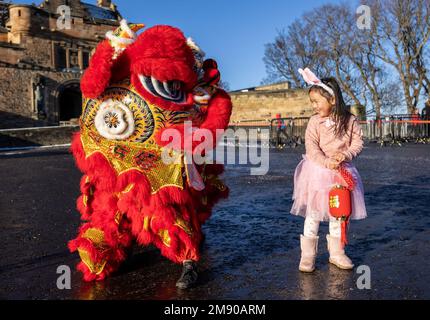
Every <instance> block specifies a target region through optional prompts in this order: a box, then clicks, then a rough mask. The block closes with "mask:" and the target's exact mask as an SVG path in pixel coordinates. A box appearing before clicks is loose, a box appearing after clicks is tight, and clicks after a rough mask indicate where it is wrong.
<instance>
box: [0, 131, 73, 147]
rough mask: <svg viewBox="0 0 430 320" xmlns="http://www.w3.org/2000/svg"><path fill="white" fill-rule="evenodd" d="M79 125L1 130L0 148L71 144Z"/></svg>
mask: <svg viewBox="0 0 430 320" xmlns="http://www.w3.org/2000/svg"><path fill="white" fill-rule="evenodd" d="M78 131H79V127H78V126H68V127H52V128H44V127H42V128H32V129H21V130H17V129H13V130H0V149H1V148H17V147H18V148H19V147H32V146H49V145H59V144H60V145H61V144H69V143H71V140H72V135H73V133H75V132H78Z"/></svg>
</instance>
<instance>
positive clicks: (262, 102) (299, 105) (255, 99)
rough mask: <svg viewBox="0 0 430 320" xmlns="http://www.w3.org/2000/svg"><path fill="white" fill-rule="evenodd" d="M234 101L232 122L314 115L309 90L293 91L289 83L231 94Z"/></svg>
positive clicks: (247, 89)
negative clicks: (279, 116)
mask: <svg viewBox="0 0 430 320" xmlns="http://www.w3.org/2000/svg"><path fill="white" fill-rule="evenodd" d="M230 95H231V98H232V101H233V114H232V118H231V120H232V122H237V121H243V120H268V119H273V118H275V117H276V115H277V114H280V115H281V116H282V117H308V116H310V115H312V113H313V112H312V106H311V104H310V102H309V95H308V90H307V89H291V87H290V83H289V82H281V83H277V84H272V85H267V86H259V87H253V88H246V89H242V90H238V91H233V92H231V93H230Z"/></svg>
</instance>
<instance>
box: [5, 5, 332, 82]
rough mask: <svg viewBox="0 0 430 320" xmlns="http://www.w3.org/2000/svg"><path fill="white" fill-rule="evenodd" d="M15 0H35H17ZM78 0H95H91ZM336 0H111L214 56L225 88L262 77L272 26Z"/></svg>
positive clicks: (129, 13) (129, 16)
mask: <svg viewBox="0 0 430 320" xmlns="http://www.w3.org/2000/svg"><path fill="white" fill-rule="evenodd" d="M13 2H16V3H31V2H36V3H40V2H41V1H37V0H33V1H26V0H24V1H22V0H21V1H19V0H14V1H13ZM84 2H88V3H93V4H95V3H96V2H97V1H96V0H86V1H84ZM336 2H340V1H339V0H298V1H290V0H266V1H264V0H215V1H202V0H161V1H157V0H151V1H147V0H141V1H131V0H116V1H114V3H115V4H117V6H118V9H119V11H120V12H121V13H122V15H123V16H124V18H126V19H127V20H129V21H133V22H142V23H145V24H146V25H147V26H148V27H149V26H153V25H156V24H168V25H172V26H176V27H179V28H180V29H182V31H183V32H184V33H185V35H186V36H191V37H192V38H193V39H194V40H195V41H196V42H197V43H198V44H199V45H200V46H201V47H202V49H203V50H204V51H205V52H206V53H207V57H213V58H215V59H216V60H217V61H218V63H219V65H220V69H221V72H222V77H223V80H224V81H227V82H228V83H229V84H230V88H231V89H233V90H234V89H240V88H245V87H252V86H255V85H258V84H259V83H260V82H261V80H262V79H263V78H264V77H265V76H266V72H265V67H264V63H263V56H264V45H265V44H266V43H268V42H271V41H272V40H273V39H274V38H275V36H276V32H277V30H280V29H282V28H284V27H287V26H288V25H289V24H290V23H291V22H292V21H293V20H294V19H296V18H298V17H300V16H301V15H302V13H303V12H305V11H308V10H312V9H313V8H315V7H317V6H319V5H322V4H326V3H336Z"/></svg>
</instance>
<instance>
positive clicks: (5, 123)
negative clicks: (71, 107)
mask: <svg viewBox="0 0 430 320" xmlns="http://www.w3.org/2000/svg"><path fill="white" fill-rule="evenodd" d="M36 77H40V78H41V79H43V81H44V84H45V88H44V90H43V92H44V98H45V111H46V113H47V114H48V118H47V119H46V121H45V122H44V124H46V125H48V124H58V121H59V106H58V103H57V102H58V95H59V93H60V90H61V86H62V84H64V83H67V82H70V81H76V82H79V78H80V74H76V73H66V72H55V71H43V70H31V69H18V68H9V67H0V79H3V80H2V81H0V92H1V95H0V128H2V129H5V128H16V127H23V126H24V127H25V126H32V125H31V123H32V122H34V120H37V110H36V108H35V104H34V101H33V98H32V95H33V88H32V81H33V79H34V78H36ZM13 115H16V116H17V117H18V116H19V117H20V118H21V121H18V122H19V123H16V122H15V121H17V117H13ZM25 119H27V120H28V121H24V120H25Z"/></svg>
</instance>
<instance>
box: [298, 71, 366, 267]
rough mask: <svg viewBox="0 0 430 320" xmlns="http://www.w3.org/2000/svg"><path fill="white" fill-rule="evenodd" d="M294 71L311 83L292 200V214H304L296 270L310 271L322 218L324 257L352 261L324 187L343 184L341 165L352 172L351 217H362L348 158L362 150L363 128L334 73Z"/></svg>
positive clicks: (343, 264)
mask: <svg viewBox="0 0 430 320" xmlns="http://www.w3.org/2000/svg"><path fill="white" fill-rule="evenodd" d="M299 72H300V73H301V74H302V76H303V78H304V79H305V81H306V82H307V83H308V84H309V85H311V87H310V89H309V96H310V100H311V103H312V107H313V108H314V111H315V113H316V114H315V115H314V116H312V117H311V118H310V120H309V124H308V127H307V129H306V137H305V140H306V155H305V156H303V160H302V161H301V162H300V164H299V165H298V166H297V168H296V172H295V175H294V193H293V200H294V204H293V207H292V209H291V213H292V214H294V215H300V216H303V217H304V218H305V224H304V231H303V235H301V237H300V246H301V250H302V254H301V260H300V266H299V270H300V271H302V272H313V271H314V270H315V257H316V254H317V248H318V239H319V237H318V229H319V225H320V222H321V221H329V230H330V234H329V235H327V245H328V250H329V253H330V260H329V262H330V263H332V264H334V265H336V266H337V267H339V268H341V269H352V268H353V267H354V265H353V264H352V262H351V260H350V259H349V258H348V256H347V255H346V254H345V251H344V248H343V245H342V243H341V221H340V220H336V219H335V218H333V217H331V216H330V213H329V192H330V190H331V188H332V187H333V186H335V185H342V186H347V183H346V182H345V180H344V179H343V178H342V176H341V174H340V172H339V171H338V170H339V169H340V167H341V166H342V167H343V168H344V169H346V170H347V171H349V173H351V175H352V177H353V179H354V182H355V188H354V190H353V191H352V192H351V205H352V214H351V217H350V218H351V219H355V220H358V219H364V218H366V216H367V213H366V207H365V204H364V195H363V185H362V182H361V178H360V175H359V173H358V171H357V169H356V168H355V167H354V165H353V164H352V163H351V161H352V160H353V159H354V158H355V157H357V156H358V155H359V154H360V152H361V151H362V149H363V140H362V131H361V128H360V125H359V122H358V120H357V119H356V118H355V117H354V116H353V115H352V114H351V113H350V112H349V111H348V108H347V106H346V105H345V102H344V100H343V97H342V92H341V90H340V87H339V84H338V83H337V81H336V80H335V79H333V78H327V79H322V80H320V79H318V78H317V77H316V76H315V75H314V74H313V73H312V72H311V71H310V70H309V69H305V70H302V69H300V70H299Z"/></svg>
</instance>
